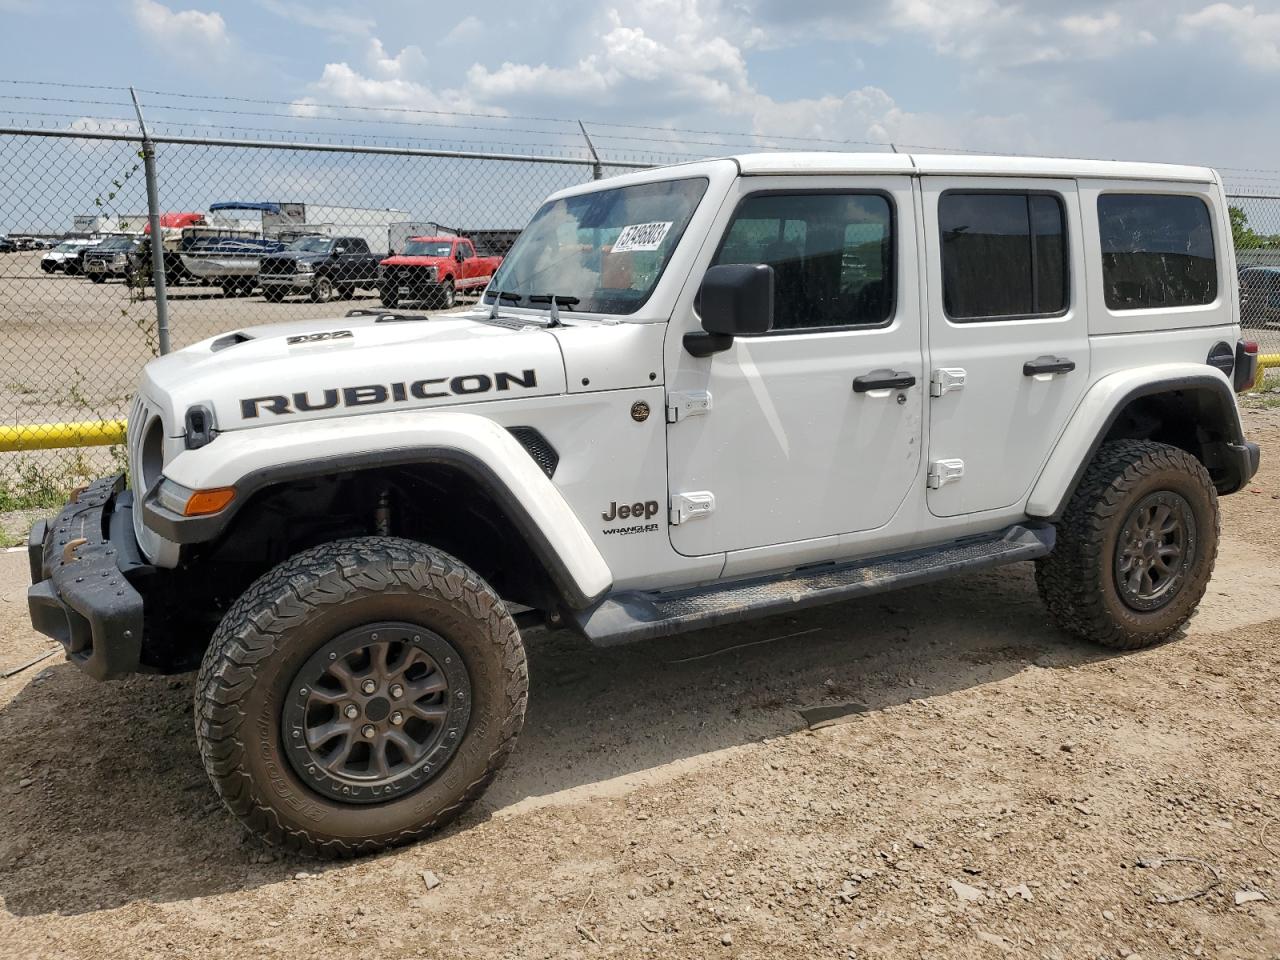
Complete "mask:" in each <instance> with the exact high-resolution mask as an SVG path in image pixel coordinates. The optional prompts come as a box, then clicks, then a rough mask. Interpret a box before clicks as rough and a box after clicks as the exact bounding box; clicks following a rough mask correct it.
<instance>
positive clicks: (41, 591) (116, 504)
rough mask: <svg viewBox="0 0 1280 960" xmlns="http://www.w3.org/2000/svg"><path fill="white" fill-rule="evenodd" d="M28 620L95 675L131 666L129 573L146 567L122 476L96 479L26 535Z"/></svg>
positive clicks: (134, 641) (136, 616) (134, 601)
mask: <svg viewBox="0 0 1280 960" xmlns="http://www.w3.org/2000/svg"><path fill="white" fill-rule="evenodd" d="M27 558H28V561H29V562H30V565H31V587H30V588H29V589H28V590H27V606H28V608H29V610H30V613H31V625H32V626H33V627H35V629H36V630H38V631H39V632H40V633H43V634H45V635H47V636H50V637H53V639H55V640H57V641H58V642H59V643H61V644H62V646H63V647H64V648H65V649H66V651H67V659H68V660H71V661H72V662H73V663H75V664H76V665H77V666H79V667H80V668H81V669H82V670H84V671H85V673H87V674H89V675H90V676H92V677H96V678H97V679H99V680H107V679H111V678H113V677H122V676H126V675H128V674H131V673H137V672H138V670H139V669H140V655H141V651H142V635H143V598H142V595H141V594H140V593H139V592H138V591H137V590H136V589H135V588H134V586H133V584H132V583H130V580H129V577H130V576H131V575H133V574H135V573H138V572H143V571H146V570H149V569H150V568H149V567H148V565H147V564H146V561H145V560H144V559H143V557H142V555H141V553H140V551H139V550H138V542H137V540H136V538H135V537H134V533H133V494H132V493H130V492H129V491H127V490H125V489H124V477H123V476H115V477H107V478H104V479H102V480H97V481H95V482H93V483H91V484H90V485H89V486H88V487H87V488H85V489H84V490H83V491H82V492H81V493H80V494H79V495H78V496H77V497H75V498H74V499H73V500H72V502H71V503H69V504H67V506H66V507H64V508H63V510H62V512H61V513H60V514H58V517H57V519H55V520H52V521H47V520H42V521H40V522H39V523H37V524H36V525H35V526H34V527H32V528H31V535H30V536H29V537H28V539H27Z"/></svg>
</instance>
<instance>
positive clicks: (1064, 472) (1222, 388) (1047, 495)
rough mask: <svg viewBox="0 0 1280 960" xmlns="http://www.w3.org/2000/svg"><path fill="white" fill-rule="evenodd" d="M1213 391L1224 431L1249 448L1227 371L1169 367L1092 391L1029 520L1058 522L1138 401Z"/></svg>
mask: <svg viewBox="0 0 1280 960" xmlns="http://www.w3.org/2000/svg"><path fill="white" fill-rule="evenodd" d="M1187 390H1198V391H1208V392H1210V393H1211V394H1212V395H1213V397H1214V398H1215V399H1216V401H1217V406H1218V413H1219V415H1220V416H1221V417H1222V426H1223V432H1224V434H1225V435H1226V437H1227V440H1228V442H1229V443H1230V444H1232V445H1240V447H1241V448H1242V449H1243V446H1244V430H1243V428H1242V427H1241V424H1240V412H1239V410H1238V409H1237V407H1236V401H1235V392H1234V390H1233V389H1232V386H1231V382H1230V381H1229V380H1228V379H1227V378H1226V376H1225V375H1224V374H1223V373H1222V371H1220V370H1218V369H1216V368H1214V367H1211V366H1209V365H1208V364H1203V363H1164V364H1157V365H1155V366H1150V367H1139V368H1136V369H1132V370H1123V371H1120V372H1118V373H1112V374H1109V375H1107V376H1105V377H1103V378H1102V379H1101V380H1099V381H1098V382H1097V383H1095V384H1094V385H1093V386H1092V387H1090V388H1089V390H1088V392H1087V393H1086V394H1085V395H1084V399H1083V400H1081V402H1080V405H1079V406H1078V407H1076V410H1075V413H1074V414H1073V415H1072V417H1071V421H1070V423H1068V424H1067V428H1066V430H1064V431H1063V433H1062V435H1061V436H1060V437H1059V438H1058V443H1057V445H1056V446H1055V447H1054V450H1053V453H1052V454H1051V455H1050V456H1049V459H1048V461H1047V462H1046V463H1045V466H1044V469H1043V470H1041V472H1040V476H1039V478H1038V479H1037V480H1036V483H1035V486H1034V487H1033V488H1032V491H1031V497H1030V499H1029V500H1028V502H1027V509H1026V512H1027V515H1028V516H1031V517H1037V518H1045V519H1051V520H1056V519H1057V518H1058V517H1059V516H1061V513H1062V511H1063V510H1064V509H1065V508H1066V505H1067V501H1068V500H1069V499H1070V497H1071V495H1072V494H1073V493H1074V492H1075V489H1076V486H1077V485H1078V484H1079V482H1080V478H1081V477H1082V476H1083V475H1084V471H1085V469H1086V468H1087V467H1088V465H1089V462H1090V461H1091V460H1092V459H1093V457H1094V454H1096V453H1097V451H1098V447H1100V446H1101V445H1102V442H1103V439H1104V438H1105V437H1106V436H1107V433H1108V432H1109V431H1110V430H1111V427H1112V426H1113V425H1114V424H1115V422H1116V419H1117V418H1118V417H1119V416H1120V414H1121V413H1122V412H1123V411H1124V409H1125V407H1127V406H1128V405H1129V404H1130V403H1132V402H1133V401H1134V400H1137V399H1139V398H1141V397H1149V396H1155V395H1158V394H1162V393H1174V392H1178V391H1187Z"/></svg>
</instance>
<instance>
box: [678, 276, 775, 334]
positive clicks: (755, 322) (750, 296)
mask: <svg viewBox="0 0 1280 960" xmlns="http://www.w3.org/2000/svg"><path fill="white" fill-rule="evenodd" d="M697 302H698V313H699V314H701V316H702V329H703V330H705V331H706V333H689V334H685V338H684V348H685V349H686V350H688V351H689V352H690V353H691V354H693V355H694V356H695V357H708V356H710V355H711V354H713V353H719V352H720V351H721V350H728V349H729V345H730V344H732V343H733V338H734V337H751V336H758V335H759V334H762V333H768V332H769V331H770V330H772V329H773V267H771V266H769V265H768V264H765V263H733V264H728V263H727V264H722V265H721V266H718V267H712V268H711V269H710V270H708V271H707V273H706V276H704V277H703V278H702V285H701V286H700V287H699V288H698V301H697Z"/></svg>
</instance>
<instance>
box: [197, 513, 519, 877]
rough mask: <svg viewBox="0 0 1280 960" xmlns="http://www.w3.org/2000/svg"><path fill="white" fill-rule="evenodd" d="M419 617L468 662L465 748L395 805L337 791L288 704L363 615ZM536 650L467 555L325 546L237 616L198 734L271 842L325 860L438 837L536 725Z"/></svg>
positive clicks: (213, 672) (352, 543)
mask: <svg viewBox="0 0 1280 960" xmlns="http://www.w3.org/2000/svg"><path fill="white" fill-rule="evenodd" d="M382 621H398V622H407V623H417V624H421V625H422V626H423V627H425V628H427V629H429V630H431V631H433V632H435V633H437V634H439V635H440V636H442V637H446V638H447V639H448V641H449V643H450V644H451V645H452V647H453V648H454V649H456V650H457V651H458V653H459V654H460V655H461V657H462V659H463V660H464V661H465V666H466V670H467V674H468V675H469V679H470V695H471V710H470V715H469V720H468V722H467V727H466V732H465V734H464V736H463V741H462V743H461V745H460V746H459V747H458V748H457V750H456V752H455V753H454V754H453V755H452V756H451V757H450V758H449V760H448V762H447V764H446V765H445V766H444V767H443V768H442V769H441V770H440V771H439V773H438V774H436V775H435V776H433V777H432V778H431V779H430V780H428V781H427V782H425V783H424V784H423V785H421V786H420V787H417V788H416V789H414V790H413V791H412V792H410V793H408V794H407V795H403V796H398V797H397V798H395V799H391V800H388V801H386V802H384V803H363V804H353V803H349V802H343V801H342V800H337V799H334V798H332V797H330V796H325V795H323V794H322V793H321V792H319V791H318V790H317V789H315V788H314V787H313V786H309V785H308V784H307V783H305V782H304V781H303V780H302V779H301V778H299V776H298V775H297V773H296V772H295V770H294V768H293V765H292V764H291V762H290V761H289V759H288V757H287V756H286V754H285V751H284V748H283V744H282V741H283V731H282V712H283V709H284V707H285V703H286V698H287V696H288V695H289V693H290V690H291V686H292V683H293V681H294V678H295V676H296V674H297V673H298V671H299V668H300V667H301V666H302V665H303V664H304V663H305V662H306V661H307V660H308V658H310V657H311V656H312V654H314V652H315V651H316V650H317V649H319V648H320V647H322V646H323V645H324V644H325V643H327V642H328V641H330V640H331V639H332V638H334V637H336V636H338V635H340V634H342V633H343V632H344V631H347V630H351V629H353V628H355V627H358V626H360V625H361V624H369V623H378V622H382ZM527 695H528V672H527V667H526V664H525V656H524V647H523V645H522V644H521V641H520V635H519V633H518V631H517V630H516V626H515V623H514V621H512V619H511V616H510V614H509V613H508V612H507V609H506V606H505V605H504V604H503V602H502V600H501V599H500V598H499V597H498V596H497V595H496V594H495V593H494V592H493V591H492V589H490V588H489V586H488V585H487V584H485V583H484V581H483V580H481V579H480V577H479V576H478V575H476V573H475V572H474V571H472V570H470V569H469V568H468V567H466V566H465V565H463V564H462V563H461V562H460V561H458V560H456V559H455V558H453V557H451V556H449V555H448V554H445V553H442V552H440V551H438V550H434V549H431V548H430V547H426V546H423V545H422V544H418V543H415V542H412V541H408V540H401V539H396V538H391V537H366V538H361V539H355V540H344V541H339V542H336V543H331V544H325V545H323V546H319V547H315V548H313V549H311V550H307V551H305V552H304V553H301V554H299V555H298V556H296V557H294V558H293V559H291V560H289V561H287V562H285V563H283V564H281V565H280V566H278V567H276V568H275V569H274V570H272V571H270V572H269V573H267V574H265V575H264V576H263V577H261V578H260V579H259V580H258V581H257V582H256V583H254V585H253V586H252V587H250V588H249V590H248V591H246V592H245V594H244V595H243V596H242V597H241V598H240V599H239V600H238V601H237V602H236V603H235V605H234V606H233V607H232V608H231V610H230V611H228V613H227V615H226V617H225V618H224V619H223V621H222V623H221V625H220V626H219V627H218V630H217V631H216V633H215V634H214V638H213V641H212V643H211V644H210V647H209V650H208V651H207V652H206V654H205V658H204V663H203V664H202V666H201V668H200V674H199V678H198V680H197V683H196V697H195V720H196V739H197V742H198V744H199V747H200V753H201V757H202V758H203V760H204V765H205V769H206V770H207V771H208V773H209V776H210V778H211V779H212V781H213V784H214V787H215V789H216V790H217V791H218V794H219V796H221V797H222V799H223V802H224V803H226V805H227V806H228V808H230V810H231V811H232V812H233V813H234V814H235V815H236V816H237V817H239V818H240V819H241V820H242V821H244V823H245V824H246V825H247V826H248V827H249V828H250V829H251V830H253V831H254V832H256V833H258V834H260V835H261V836H262V837H264V838H265V839H266V840H268V841H270V842H272V843H277V844H280V845H282V846H285V847H287V848H289V849H292V850H297V851H300V852H304V853H310V854H314V855H316V856H322V857H345V856H354V855H356V854H360V853H367V852H372V851H375V850H380V849H383V848H386V847H390V846H394V845H396V844H401V843H407V842H411V841H413V840H417V839H419V838H421V837H423V836H426V835H427V834H428V833H430V832H431V831H433V830H435V829H437V828H438V827H440V826H442V825H443V824H445V823H447V822H448V821H449V820H451V819H453V818H454V817H456V816H457V815H458V814H459V813H461V812H462V811H463V810H464V809H466V807H468V806H469V805H470V804H471V803H472V802H473V801H475V799H476V798H477V797H479V796H480V794H481V793H482V792H483V791H484V789H485V787H487V786H488V784H489V783H490V781H491V780H492V779H493V777H494V775H495V774H496V773H497V771H498V770H499V768H501V766H502V764H503V763H504V762H505V761H506V758H507V756H508V755H509V754H510V752H511V749H512V747H513V746H514V745H515V740H516V736H517V734H518V733H519V731H520V727H521V725H522V724H523V722H524V711H525V702H526V699H527Z"/></svg>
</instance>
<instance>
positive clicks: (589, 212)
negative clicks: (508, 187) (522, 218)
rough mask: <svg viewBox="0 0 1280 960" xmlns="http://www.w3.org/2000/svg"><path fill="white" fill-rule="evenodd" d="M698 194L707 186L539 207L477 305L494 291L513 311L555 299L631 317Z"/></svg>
mask: <svg viewBox="0 0 1280 960" xmlns="http://www.w3.org/2000/svg"><path fill="white" fill-rule="evenodd" d="M706 189H707V180H706V179H705V178H703V177H695V178H691V179H688V180H664V181H662V182H660V183H643V184H637V185H636V186H633V187H615V188H614V189H612V190H599V191H596V192H595V193H586V194H582V195H580V196H576V197H566V198H564V199H563V200H555V201H552V202H550V203H546V204H544V205H543V206H542V208H541V209H540V210H539V211H538V212H537V213H536V214H534V216H533V220H532V221H530V223H529V226H528V227H526V228H525V230H524V232H523V233H522V234H520V239H518V240H517V241H516V243H515V246H513V247H512V248H511V253H509V254H508V255H507V258H506V259H505V260H504V261H503V262H502V266H501V267H500V268H499V269H498V272H497V273H496V274H494V277H493V281H492V283H490V285H489V289H490V290H491V291H494V293H491V294H489V295H488V296H486V298H485V302H487V303H492V302H493V297H494V296H495V295H496V292H497V291H502V292H503V293H510V294H514V295H516V296H518V297H519V298H520V299H519V300H518V301H517V300H516V297H515V296H513V297H504V298H503V300H504V302H506V303H510V304H512V305H520V306H525V305H530V304H529V297H530V296H538V295H546V294H555V296H556V297H557V299H558V300H559V302H560V304H561V307H562V309H563V308H565V307H566V306H567V307H568V308H570V309H572V310H577V311H583V312H588V313H613V314H628V313H635V312H636V311H637V310H639V309H640V308H641V307H642V306H644V303H645V301H646V300H648V299H649V295H650V294H651V293H653V288H654V287H655V286H657V283H658V279H659V278H660V277H661V276H662V271H663V270H665V269H666V267H667V262H668V261H669V260H670V259H671V254H672V253H673V252H674V251H675V248H676V245H677V244H678V243H679V242H680V237H681V235H682V234H683V233H684V230H685V227H687V226H688V225H689V220H690V219H691V218H692V217H693V212H694V210H696V209H697V207H698V202H699V201H700V200H701V199H702V195H703V193H704V192H705V191H706ZM571 301H576V302H571ZM536 305H537V306H541V304H536ZM547 309H550V307H549V305H548V306H547Z"/></svg>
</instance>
